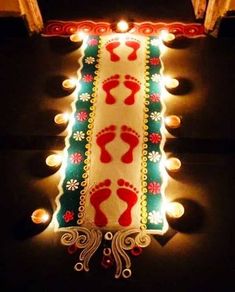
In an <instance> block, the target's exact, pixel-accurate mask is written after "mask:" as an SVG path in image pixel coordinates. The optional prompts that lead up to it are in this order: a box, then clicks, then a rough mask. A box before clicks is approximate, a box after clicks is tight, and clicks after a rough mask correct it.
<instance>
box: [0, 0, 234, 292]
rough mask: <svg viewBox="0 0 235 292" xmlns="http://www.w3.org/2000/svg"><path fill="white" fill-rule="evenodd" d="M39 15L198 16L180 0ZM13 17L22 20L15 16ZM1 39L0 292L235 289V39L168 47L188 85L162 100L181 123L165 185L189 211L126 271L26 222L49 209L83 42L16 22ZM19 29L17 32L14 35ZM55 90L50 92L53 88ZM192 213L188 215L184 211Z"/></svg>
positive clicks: (57, 5)
mask: <svg viewBox="0 0 235 292" xmlns="http://www.w3.org/2000/svg"><path fill="white" fill-rule="evenodd" d="M39 5H40V8H41V11H42V15H43V18H44V20H45V21H46V20H49V19H63V20H71V19H92V20H114V19H117V18H119V17H121V16H126V15H127V16H128V17H130V18H133V19H134V20H135V21H141V20H144V21H149V20H152V21H155V22H160V21H165V22H174V21H181V22H195V19H194V16H193V9H192V6H191V2H190V1H189V0H187V1H186V0H185V1H183V0H182V1H173V0H172V1H170V0H168V1H167V0H165V1H159V0H158V1H137V0H135V1H113V2H111V1H99V2H98V1H87V2H82V1H77V0H74V1H68V0H63V1H62V0H57V1H54V0H40V1H39ZM19 25H20V24H19ZM1 27H2V32H3V35H4V37H2V38H1V41H0V68H1V70H0V88H1V106H0V117H1V119H0V128H1V133H0V159H1V160H0V167H1V205H0V207H1V212H0V215H1V229H2V232H1V256H0V261H1V262H0V263H1V271H0V274H1V278H2V281H1V283H2V286H3V289H2V291H81V292H84V291H97V290H99V291H147V290H149V289H151V291H187V292H189V291H225V292H227V291H234V290H235V287H234V281H233V279H234V276H235V275H234V269H235V262H234V222H235V220H234V204H235V199H234V197H235V196H234V193H235V192H234V191H235V189H234V182H235V172H234V165H235V155H234V154H235V151H234V149H235V147H234V146H235V131H234V124H235V114H234V110H235V101H234V99H235V95H234V92H235V73H234V65H235V57H234V52H235V40H234V39H232V38H230V39H229V38H220V39H214V38H212V37H210V36H207V37H205V38H197V39H193V40H190V41H188V42H186V44H185V45H184V46H181V47H180V48H179V47H177V48H175V49H173V48H172V49H169V50H168V52H167V53H166V54H165V55H164V59H163V61H164V68H165V71H164V72H165V73H167V74H172V75H175V76H178V77H183V78H186V80H187V81H189V83H190V84H191V87H190V90H189V91H188V92H186V93H185V94H183V95H172V96H170V97H169V98H168V99H167V100H166V105H167V112H166V114H178V115H180V116H181V117H182V127H181V128H180V130H179V131H176V132H173V133H172V134H173V135H172V137H171V138H170V139H168V141H167V143H166V147H165V149H166V152H167V154H168V155H176V156H178V157H179V158H180V159H181V161H182V169H181V171H180V173H178V174H176V175H174V176H172V177H171V178H170V179H169V185H168V187H167V190H166V195H167V197H168V198H169V199H170V200H174V199H177V200H180V199H182V200H183V202H185V204H186V206H188V210H189V211H191V213H190V212H189V213H190V214H189V215H188V220H187V221H186V222H183V223H182V224H178V225H174V224H173V225H172V228H171V229H170V231H169V232H168V233H167V234H166V235H165V236H164V237H163V238H159V237H153V238H152V243H151V246H150V247H148V248H146V249H145V250H144V252H143V254H142V255H141V256H139V258H134V259H133V277H132V278H131V279H128V280H122V279H120V280H116V279H114V278H113V272H114V271H113V270H112V271H106V270H104V269H103V268H102V267H101V266H100V259H101V253H98V254H97V255H96V256H95V257H94V258H93V259H92V261H91V265H90V266H91V271H90V272H89V273H77V272H74V271H73V265H74V264H75V262H76V256H74V255H69V254H68V253H67V251H66V248H65V247H63V246H61V245H60V242H59V240H60V238H59V235H58V234H55V233H54V232H53V230H52V228H51V227H49V228H48V229H46V230H44V232H40V230H37V229H35V227H33V226H31V225H30V222H28V221H27V220H28V218H30V214H31V212H32V211H33V210H34V209H36V208H38V207H41V206H44V207H47V208H49V209H55V202H54V200H55V197H56V195H57V193H58V190H57V184H58V182H59V172H56V173H54V174H51V173H47V172H46V169H44V168H43V160H42V159H43V157H45V156H46V155H47V154H48V153H50V151H58V150H62V149H63V147H64V137H65V135H66V132H65V131H63V130H64V129H61V128H58V127H56V126H55V125H54V123H53V117H54V115H55V113H57V112H60V111H64V110H66V109H68V110H69V109H70V103H71V101H72V96H67V97H63V96H60V95H59V94H57V91H56V86H55V85H56V81H58V80H59V78H60V77H61V76H62V75H76V71H77V70H78V64H77V59H78V58H79V51H73V52H70V53H62V52H61V51H60V50H59V49H58V47H55V45H53V41H52V40H51V39H49V38H44V37H40V36H37V37H36V36H34V37H31V38H29V37H27V36H26V35H24V33H22V31H23V29H20V28H19V26H18V25H17V27H14V24H13V31H14V29H15V32H19V33H18V34H17V33H15V35H14V33H13V34H12V27H11V28H10V27H9V30H10V29H11V34H10V33H9V34H8V31H7V29H8V26H6V25H3V24H2V26H0V29H1ZM20 32H21V33H20ZM54 89H55V90H54ZM190 215H191V216H190Z"/></svg>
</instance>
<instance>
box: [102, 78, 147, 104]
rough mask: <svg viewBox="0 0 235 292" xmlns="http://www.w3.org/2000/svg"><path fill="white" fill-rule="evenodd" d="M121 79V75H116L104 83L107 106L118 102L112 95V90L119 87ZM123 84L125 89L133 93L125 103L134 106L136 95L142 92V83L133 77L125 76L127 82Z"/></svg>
mask: <svg viewBox="0 0 235 292" xmlns="http://www.w3.org/2000/svg"><path fill="white" fill-rule="evenodd" d="M119 79H120V75H118V74H115V75H113V76H110V77H109V78H107V79H106V80H104V81H103V86H102V88H103V90H104V91H105V93H106V98H105V102H106V103H107V104H114V103H115V102H116V98H115V97H114V96H113V95H112V94H111V90H112V89H114V88H116V87H117V86H119V84H120V80H119ZM123 83H124V85H125V87H126V88H128V89H130V91H131V92H130V94H129V95H128V96H127V97H126V98H125V100H124V103H125V104H126V105H132V104H134V102H135V95H136V93H137V92H138V91H139V90H140V87H141V85H140V82H139V81H138V80H137V79H136V78H135V77H133V76H130V75H125V80H124V82H123Z"/></svg>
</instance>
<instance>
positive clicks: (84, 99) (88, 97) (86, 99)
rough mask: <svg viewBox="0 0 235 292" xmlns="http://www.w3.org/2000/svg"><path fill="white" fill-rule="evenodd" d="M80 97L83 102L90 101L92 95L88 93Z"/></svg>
mask: <svg viewBox="0 0 235 292" xmlns="http://www.w3.org/2000/svg"><path fill="white" fill-rule="evenodd" d="M79 97H80V99H81V101H88V100H89V99H90V98H91V96H90V94H89V93H87V92H85V93H82V94H80V95H79Z"/></svg>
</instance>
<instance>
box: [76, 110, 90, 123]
mask: <svg viewBox="0 0 235 292" xmlns="http://www.w3.org/2000/svg"><path fill="white" fill-rule="evenodd" d="M76 117H77V120H78V121H79V122H84V121H86V120H87V118H88V114H87V112H85V111H81V112H79V113H77V116H76Z"/></svg>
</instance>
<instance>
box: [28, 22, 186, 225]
mask: <svg viewBox="0 0 235 292" xmlns="http://www.w3.org/2000/svg"><path fill="white" fill-rule="evenodd" d="M131 29H132V25H130V23H128V22H126V21H124V20H121V21H119V22H117V23H116V24H115V25H114V31H115V32H117V33H125V32H128V31H130V30H131ZM83 39H84V33H77V34H72V35H71V36H70V41H71V42H73V43H79V42H82V41H83ZM174 39H175V35H174V34H172V33H169V32H167V31H163V32H162V33H161V40H162V41H163V42H164V43H165V44H167V43H170V42H172V41H173V40H174ZM162 81H163V84H164V86H165V88H166V89H167V90H169V89H170V90H172V89H173V90H174V89H176V88H177V87H178V86H179V80H177V79H176V78H171V77H164V78H163V80H162ZM76 86H77V79H75V78H69V79H65V80H64V81H63V82H62V87H63V89H64V90H65V91H68V92H69V93H72V91H73V90H75V88H76ZM69 119H70V114H68V113H59V114H57V115H56V116H55V117H54V122H55V123H56V124H57V125H66V124H67V123H68V122H69ZM164 123H165V125H166V126H167V127H168V128H171V129H176V128H179V127H180V126H181V119H180V117H178V116H176V115H169V116H167V117H165V119H164ZM62 161H63V156H62V155H60V154H51V155H49V156H48V157H47V158H46V160H45V163H46V165H47V166H48V167H51V168H57V167H59V166H60V165H61V164H62ZM164 166H165V168H166V169H167V170H168V171H170V172H177V171H178V170H179V169H180V167H181V161H180V160H179V159H178V158H176V157H170V158H168V159H167V160H166V161H165V164H164ZM165 210H166V213H167V215H168V216H169V217H171V218H175V219H177V218H180V217H182V216H183V214H184V207H183V205H182V204H180V203H178V202H169V203H167V204H166V206H165ZM31 219H32V221H33V222H34V223H35V224H44V223H46V222H48V221H49V220H50V219H51V215H50V213H49V212H48V211H47V210H46V209H43V208H40V209H36V210H35V211H34V212H33V213H32V215H31Z"/></svg>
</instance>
